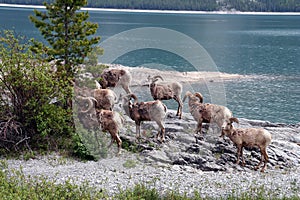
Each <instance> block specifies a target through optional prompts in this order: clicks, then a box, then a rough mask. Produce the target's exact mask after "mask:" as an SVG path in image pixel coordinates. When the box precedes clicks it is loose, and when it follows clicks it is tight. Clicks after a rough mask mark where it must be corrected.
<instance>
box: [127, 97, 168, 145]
mask: <svg viewBox="0 0 300 200" xmlns="http://www.w3.org/2000/svg"><path fill="white" fill-rule="evenodd" d="M131 98H133V99H134V102H133V103H132V102H131ZM123 108H124V110H125V113H126V114H127V115H128V116H129V117H130V118H131V119H132V120H133V121H135V124H136V137H137V138H139V137H140V136H141V134H140V132H141V130H140V129H141V122H142V121H155V122H156V123H157V125H158V126H159V128H160V132H158V134H157V139H158V136H159V135H160V141H161V142H164V141H165V127H164V122H163V121H164V119H165V117H166V113H167V107H166V105H164V104H163V103H162V102H161V101H159V100H156V101H148V102H138V99H137V97H136V95H134V94H129V95H126V96H125V97H123Z"/></svg>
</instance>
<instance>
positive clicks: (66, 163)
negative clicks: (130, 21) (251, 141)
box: [7, 110, 300, 198]
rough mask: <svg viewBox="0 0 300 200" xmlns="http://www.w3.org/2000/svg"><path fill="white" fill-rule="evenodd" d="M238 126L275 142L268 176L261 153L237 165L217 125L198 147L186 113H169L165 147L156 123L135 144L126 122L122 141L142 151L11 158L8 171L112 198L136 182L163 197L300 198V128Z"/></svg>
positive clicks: (146, 125)
mask: <svg viewBox="0 0 300 200" xmlns="http://www.w3.org/2000/svg"><path fill="white" fill-rule="evenodd" d="M239 120H240V125H239V127H263V128H265V129H267V130H269V131H270V132H271V134H272V137H273V140H272V143H271V145H270V146H269V148H268V149H267V151H268V154H269V157H270V162H269V164H268V167H267V169H266V172H265V173H261V172H259V171H254V170H253V167H254V166H255V165H256V164H257V163H258V160H259V158H260V153H259V151H258V150H257V149H247V150H245V151H244V156H245V158H246V166H245V167H242V166H239V165H236V164H235V161H236V148H235V146H234V145H233V144H232V142H231V141H229V139H228V138H227V139H226V140H223V139H222V138H220V137H219V134H218V133H216V131H215V130H214V128H213V127H208V125H206V130H205V132H207V133H205V134H204V136H203V138H202V140H201V141H200V142H199V143H198V144H196V143H195V138H194V136H193V134H192V132H193V129H194V128H195V125H196V123H195V121H194V120H193V118H192V117H191V115H190V114H188V113H184V115H183V119H181V120H179V119H177V117H176V116H175V111H172V110H171V111H169V112H168V117H167V119H166V143H163V144H161V143H159V142H157V141H156V137H155V134H156V129H157V127H156V124H153V123H151V122H145V123H144V124H143V126H142V130H145V131H144V139H142V140H141V141H139V143H136V141H135V127H134V125H133V122H132V121H130V120H127V125H126V130H125V131H123V132H122V134H121V138H122V140H123V142H124V143H126V144H127V145H128V146H132V147H134V148H137V149H138V150H139V151H138V152H136V153H132V152H129V151H126V150H125V149H123V150H122V154H121V156H119V157H115V156H114V155H115V153H116V152H117V149H116V145H114V147H113V148H111V149H110V151H111V154H110V156H108V157H107V158H105V159H100V160H99V161H89V162H80V161H76V160H72V159H69V158H63V157H61V156H59V155H49V156H44V157H39V158H36V159H31V160H28V161H24V160H7V163H8V166H9V169H10V170H11V169H19V168H20V167H21V168H22V171H23V172H24V174H26V175H30V176H31V177H34V176H46V177H49V178H51V179H54V180H56V181H57V182H63V181H66V180H68V179H71V180H72V181H74V182H75V183H78V184H80V183H83V182H84V181H87V182H88V183H89V184H90V185H92V186H94V187H96V188H98V189H102V190H104V191H106V192H108V194H110V195H113V194H116V193H118V192H119V191H120V190H123V189H126V188H132V187H134V185H136V184H146V185H147V186H149V187H150V188H156V189H157V190H158V191H160V192H161V193H162V194H163V193H164V192H167V191H170V190H173V191H177V192H180V193H182V194H183V193H186V194H187V195H190V196H192V195H193V194H194V192H195V191H196V192H198V193H199V194H200V195H201V196H202V197H212V198H218V197H223V198H226V197H228V196H229V195H232V194H235V195H242V194H244V193H250V194H253V198H255V195H256V194H257V193H259V192H261V191H264V192H265V194H269V195H271V197H274V198H275V197H277V198H283V197H288V196H297V195H298V197H299V193H300V169H299V167H300V146H299V144H300V124H294V125H288V124H278V123H270V122H266V121H259V120H247V119H239Z"/></svg>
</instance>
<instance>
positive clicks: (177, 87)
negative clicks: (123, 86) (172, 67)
mask: <svg viewBox="0 0 300 200" xmlns="http://www.w3.org/2000/svg"><path fill="white" fill-rule="evenodd" d="M158 78H160V79H161V80H163V78H162V77H161V76H154V77H153V78H151V77H150V76H149V77H148V80H151V81H152V82H151V84H150V92H151V96H152V97H153V99H154V100H170V99H174V100H175V101H176V102H177V103H178V108H177V113H176V116H179V119H181V117H182V107H183V103H182V100H181V92H182V85H181V84H180V83H178V82H172V83H156V82H157V81H158Z"/></svg>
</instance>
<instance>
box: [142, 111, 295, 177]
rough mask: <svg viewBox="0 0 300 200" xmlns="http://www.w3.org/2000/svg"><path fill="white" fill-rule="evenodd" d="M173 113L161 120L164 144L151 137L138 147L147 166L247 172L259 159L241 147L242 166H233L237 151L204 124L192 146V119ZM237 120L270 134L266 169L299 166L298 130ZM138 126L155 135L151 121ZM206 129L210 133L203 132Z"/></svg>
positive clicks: (186, 114) (193, 126) (193, 121)
mask: <svg viewBox="0 0 300 200" xmlns="http://www.w3.org/2000/svg"><path fill="white" fill-rule="evenodd" d="M175 114H176V112H175V111H173V110H171V111H169V113H168V116H167V118H166V120H165V126H166V138H167V141H166V143H164V144H160V143H158V142H157V141H156V140H155V139H154V138H155V137H154V136H153V138H148V139H147V141H146V142H144V143H140V144H139V146H140V147H141V148H140V149H142V152H143V153H142V155H143V156H144V157H145V160H147V161H149V162H151V163H156V162H158V163H161V164H171V165H178V166H185V167H192V168H195V169H200V170H203V171H224V170H228V171H234V170H238V171H245V170H246V171H247V170H250V171H251V170H253V167H254V166H256V165H257V164H258V163H259V161H260V158H261V154H260V151H259V149H258V148H244V158H245V161H246V166H245V167H242V166H237V165H236V164H235V163H236V154H237V148H236V147H235V146H234V145H233V143H232V142H231V141H230V140H229V139H228V138H225V140H224V139H222V138H220V137H219V132H218V130H216V129H215V128H214V126H210V125H208V124H204V125H203V129H204V131H203V132H208V133H204V134H201V135H199V137H202V139H201V140H198V143H197V144H196V143H195V137H194V134H193V132H194V129H195V127H196V122H195V120H194V119H193V118H192V116H191V115H190V114H188V113H184V115H183V119H181V120H180V119H178V117H177V116H176V115H175ZM239 121H240V124H239V127H243V128H246V127H264V128H266V129H268V130H269V131H270V132H271V134H272V137H273V141H272V143H271V145H270V146H269V147H268V148H267V151H268V154H269V159H270V161H269V165H270V168H272V167H273V168H274V167H277V166H280V167H281V168H289V167H293V166H299V163H300V147H299V146H298V145H297V142H299V143H300V135H299V131H298V128H296V127H292V126H290V125H286V126H283V125H282V124H275V123H271V122H266V121H260V120H248V119H239ZM142 127H143V130H146V131H147V132H149V130H153V132H152V134H154V133H157V131H156V129H157V127H156V124H155V123H153V122H145V123H144V124H143V126H142ZM207 129H211V130H209V131H207ZM291 142H293V143H291ZM291 144H293V145H291Z"/></svg>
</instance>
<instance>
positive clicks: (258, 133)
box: [222, 117, 272, 172]
mask: <svg viewBox="0 0 300 200" xmlns="http://www.w3.org/2000/svg"><path fill="white" fill-rule="evenodd" d="M233 122H236V123H239V121H238V119H237V118H234V117H233V118H230V122H229V123H228V124H227V125H226V126H225V127H223V129H222V132H224V134H225V135H226V136H228V137H229V138H230V140H231V141H232V142H233V143H234V144H235V145H236V146H237V161H236V164H239V161H240V156H241V157H242V165H243V166H244V165H245V160H244V157H243V147H255V146H256V147H258V148H259V149H260V153H261V159H260V162H259V163H258V165H257V166H256V167H255V168H254V169H255V170H257V169H259V166H260V165H261V163H262V162H263V161H264V165H263V167H262V169H261V172H264V171H265V168H266V166H267V162H269V156H268V154H267V150H266V149H267V146H268V145H269V144H270V143H271V140H272V135H271V134H270V132H269V131H267V130H265V129H263V128H246V129H242V128H234V127H233V125H232V123H233Z"/></svg>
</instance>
